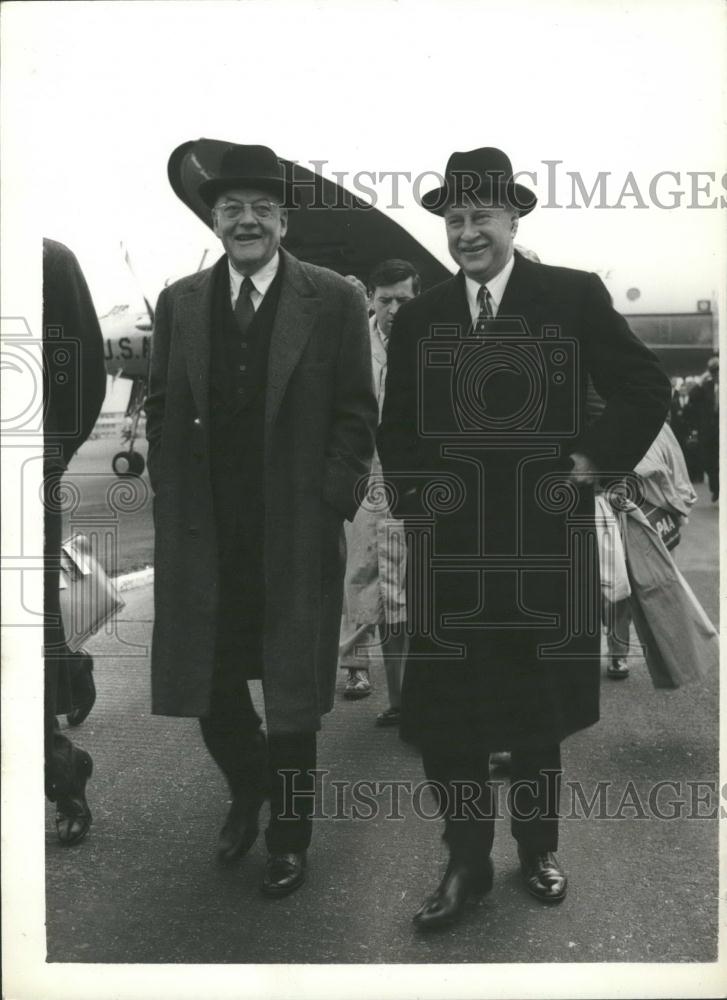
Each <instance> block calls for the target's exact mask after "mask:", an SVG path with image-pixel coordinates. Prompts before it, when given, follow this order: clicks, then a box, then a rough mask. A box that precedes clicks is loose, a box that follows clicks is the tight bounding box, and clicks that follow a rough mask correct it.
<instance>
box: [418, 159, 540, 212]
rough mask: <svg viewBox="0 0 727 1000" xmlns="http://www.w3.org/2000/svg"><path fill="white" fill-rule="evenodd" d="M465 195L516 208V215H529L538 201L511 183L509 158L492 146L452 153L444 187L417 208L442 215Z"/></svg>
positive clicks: (532, 195) (424, 199)
mask: <svg viewBox="0 0 727 1000" xmlns="http://www.w3.org/2000/svg"><path fill="white" fill-rule="evenodd" d="M465 195H468V196H471V197H473V198H477V199H478V200H480V201H482V202H483V203H484V204H487V205H495V206H498V205H499V206H501V207H504V206H509V207H512V208H516V209H517V210H518V212H519V213H520V215H527V214H528V212H532V210H533V209H534V208H535V205H536V202H537V200H538V199H537V198H536V197H535V195H534V194H533V192H532V191H529V190H528V188H526V187H523V186H522V184H516V183H515V181H513V179H512V164H511V163H510V157H509V156H508V155H507V154H506V153H503V151H502V150H501V149H497V148H496V147H495V146H481V147H480V148H479V149H470V150H467V152H465V153H452V155H451V156H450V158H449V160H448V161H447V168H446V170H445V171H444V184H443V185H442V186H441V187H438V188H435V189H434V191H428V192H427V193H426V194H425V195H422V198H421V204H422V205H423V206H424V208H426V209H427V210H428V211H429V212H433V213H434V214H435V215H444V210H445V208H446V207H447V205H450V204H452V202H457V201H459V200H461V199H462V198H463V197H464V196H465Z"/></svg>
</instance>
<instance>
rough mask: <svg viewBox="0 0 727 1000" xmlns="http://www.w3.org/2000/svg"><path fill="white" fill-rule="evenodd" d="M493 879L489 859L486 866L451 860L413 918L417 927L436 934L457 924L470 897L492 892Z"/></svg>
mask: <svg viewBox="0 0 727 1000" xmlns="http://www.w3.org/2000/svg"><path fill="white" fill-rule="evenodd" d="M492 879H493V867H492V861H491V860H490V858H488V859H487V863H486V864H485V865H481V864H480V865H477V866H473V865H471V864H466V863H464V862H462V861H455V860H453V859H450V862H449V864H448V865H447V871H446V872H445V873H444V878H443V879H442V881H441V882H440V883H439V885H438V887H437V888H436V889H435V891H434V892H433V893H432V895H431V896H429V897H428V898H427V899H425V901H424V903H423V905H422V906H421V907H420V909H419V910H418V911H417V912H416V913H415V914H414V924H415V926H416V927H417V928H419V929H420V930H437V929H438V928H440V927H448V926H449V925H450V924H453V923H455V922H456V921H457V920H459V918H460V916H461V915H462V911H463V909H464V905H465V903H466V902H467V900H468V899H469V898H470V896H482V895H484V894H485V893H486V892H489V891H490V889H491V888H492Z"/></svg>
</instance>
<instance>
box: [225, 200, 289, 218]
mask: <svg viewBox="0 0 727 1000" xmlns="http://www.w3.org/2000/svg"><path fill="white" fill-rule="evenodd" d="M246 208H249V209H250V211H251V212H252V214H253V216H254V217H255V218H256V219H258V220H263V219H269V218H271V217H272V215H273V212H274V210H275V209H276V208H280V205H278V204H277V203H276V202H274V201H226V202H223V203H222V204H221V205H216V206H215V211H216V212H219V214H220V215H221V216H222V218H223V219H224V220H225V222H237V220H238V219H239V218H240V217H241V216H242V215H243V213H244V211H245V209H246Z"/></svg>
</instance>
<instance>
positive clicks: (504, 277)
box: [464, 253, 515, 319]
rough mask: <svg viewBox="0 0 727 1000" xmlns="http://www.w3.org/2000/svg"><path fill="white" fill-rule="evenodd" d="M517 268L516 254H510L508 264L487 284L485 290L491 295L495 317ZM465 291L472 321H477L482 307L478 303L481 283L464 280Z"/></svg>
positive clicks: (471, 279)
mask: <svg viewBox="0 0 727 1000" xmlns="http://www.w3.org/2000/svg"><path fill="white" fill-rule="evenodd" d="M514 266H515V254H514V253H512V254H510V259H509V260H508V262H507V264H505V266H504V267H503V269H502V270H501V271H499V272H498V273H497V274H496V275H495V277H494V278H490V280H489V281H486V282H485V288H486V289H487V291H488V292H489V293H490V301H491V303H492V312H493V315H495V316H497V313H498V310H499V308H500V303H501V302H502V297H503V295H504V294H505V288H506V287H507V283H508V281H509V279H510V275H511V274H512V269H513V267H514ZM464 283H465V290H466V292H467V304H468V306H469V307H470V313H471V315H472V319H476V318H477V316H478V315H479V312H480V306H479V303H478V301H477V293H478V292H479V290H480V282H479V281H475V280H474V279H473V278H469V277H467V275H465V278H464Z"/></svg>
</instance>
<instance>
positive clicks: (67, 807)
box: [53, 746, 93, 847]
mask: <svg viewBox="0 0 727 1000" xmlns="http://www.w3.org/2000/svg"><path fill="white" fill-rule="evenodd" d="M54 764H55V778H54V782H53V786H54V795H53V798H54V799H55V802H56V831H57V833H58V840H59V842H60V843H61V844H62V845H63V847H72V846H73V845H74V844H80V842H81V841H82V840H83V838H84V837H85V836H86V834H87V833H88V831H89V828H90V826H91V820H92V818H93V817H92V816H91V810H90V809H89V807H88V802H87V801H86V782H87V781H88V779H89V778H90V777H91V774H92V773H93V761H92V759H91V755H90V754H88V753H86V751H85V750H80V749H79V748H78V747H74V746H71V747H70V750H69V751H67V752H64V753H63V754H61V755H54Z"/></svg>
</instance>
